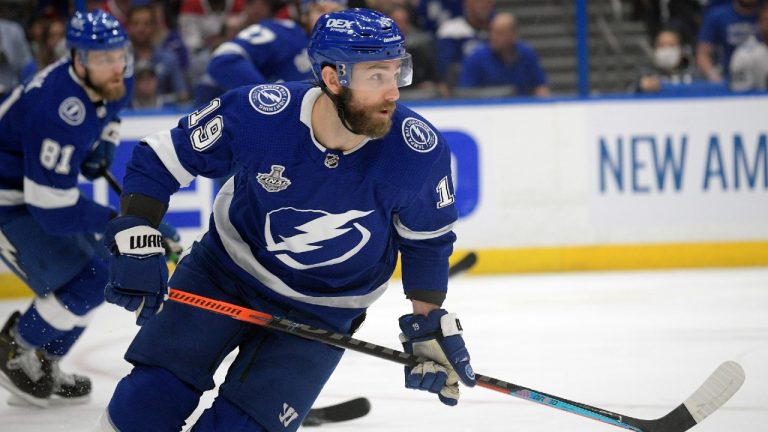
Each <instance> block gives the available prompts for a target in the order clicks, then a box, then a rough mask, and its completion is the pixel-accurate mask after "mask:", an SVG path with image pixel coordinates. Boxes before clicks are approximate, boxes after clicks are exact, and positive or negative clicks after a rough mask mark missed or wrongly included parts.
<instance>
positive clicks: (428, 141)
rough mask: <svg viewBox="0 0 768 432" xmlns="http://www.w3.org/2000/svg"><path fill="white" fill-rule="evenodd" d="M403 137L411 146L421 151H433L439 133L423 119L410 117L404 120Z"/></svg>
mask: <svg viewBox="0 0 768 432" xmlns="http://www.w3.org/2000/svg"><path fill="white" fill-rule="evenodd" d="M403 138H404V139H405V142H406V143H407V144H408V146H409V147H411V148H412V149H414V150H416V151H417V152H419V153H427V152H430V151H432V149H434V148H435V146H436V145H437V134H436V133H435V131H433V130H432V128H431V127H429V126H427V124H426V123H424V122H423V121H421V120H419V119H417V118H413V117H408V118H407V119H405V120H404V121H403Z"/></svg>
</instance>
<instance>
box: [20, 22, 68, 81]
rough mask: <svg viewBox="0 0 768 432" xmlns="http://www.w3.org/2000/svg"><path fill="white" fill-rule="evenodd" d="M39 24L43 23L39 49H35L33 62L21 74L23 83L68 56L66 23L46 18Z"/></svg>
mask: <svg viewBox="0 0 768 432" xmlns="http://www.w3.org/2000/svg"><path fill="white" fill-rule="evenodd" d="M39 22H40V23H42V27H41V31H42V34H41V35H40V42H39V43H38V44H37V48H36V49H33V59H32V61H30V62H29V63H27V65H26V66H25V67H24V70H23V71H22V73H21V80H22V81H24V80H26V79H27V78H30V77H32V76H33V75H34V74H36V73H37V72H38V71H40V70H43V69H44V68H45V67H46V66H48V65H49V64H51V63H53V62H55V61H56V60H58V59H60V58H61V57H63V56H65V55H67V44H66V40H65V39H64V36H65V34H66V31H67V26H66V24H64V21H62V20H60V19H47V18H44V19H42V20H40V21H39Z"/></svg>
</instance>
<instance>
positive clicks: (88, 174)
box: [80, 120, 120, 180]
mask: <svg viewBox="0 0 768 432" xmlns="http://www.w3.org/2000/svg"><path fill="white" fill-rule="evenodd" d="M118 144H120V120H114V121H111V122H109V123H108V124H107V125H106V126H105V127H104V130H102V131H101V137H100V138H99V140H97V141H96V143H95V144H94V145H93V148H92V149H91V152H90V153H88V155H87V156H86V157H85V159H83V162H82V163H81V164H80V174H82V175H83V177H85V178H87V179H88V180H95V179H97V178H99V177H101V176H103V175H104V172H105V171H106V170H107V169H108V168H109V167H110V165H112V160H114V158H115V148H116V147H117V145H118Z"/></svg>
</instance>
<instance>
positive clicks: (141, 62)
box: [0, 0, 768, 109]
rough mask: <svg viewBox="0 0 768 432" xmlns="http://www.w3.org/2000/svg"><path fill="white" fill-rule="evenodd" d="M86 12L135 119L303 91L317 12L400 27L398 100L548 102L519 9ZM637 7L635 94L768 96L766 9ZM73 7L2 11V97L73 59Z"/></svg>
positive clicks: (115, 4) (705, 0) (297, 4)
mask: <svg viewBox="0 0 768 432" xmlns="http://www.w3.org/2000/svg"><path fill="white" fill-rule="evenodd" d="M616 1H618V0H616ZM85 3H86V7H87V8H89V9H94V8H101V9H103V10H106V11H108V12H110V13H111V14H112V15H114V16H115V17H116V18H117V19H118V20H119V21H120V22H121V23H122V24H123V25H124V26H125V29H126V31H127V32H128V35H129V37H130V39H131V44H132V49H133V55H134V62H133V70H134V77H135V86H134V94H133V101H132V106H133V108H136V109H145V108H169V107H174V108H190V107H194V106H196V105H199V104H201V103H205V102H207V101H208V100H210V99H211V98H212V97H215V96H216V95H218V94H220V93H221V92H223V91H225V90H227V89H228V88H232V87H235V86H238V85H243V84H248V83H251V84H253V83H257V82H277V81H284V80H293V79H311V78H312V77H311V71H310V69H309V67H308V60H307V59H306V46H304V45H303V44H305V43H306V41H307V40H308V39H307V34H308V33H309V31H310V30H311V27H312V25H313V24H314V20H316V17H317V16H319V15H317V14H320V13H324V11H325V10H326V9H322V8H321V9H316V10H313V9H312V7H316V6H317V5H318V4H322V3H331V4H333V5H335V7H368V8H371V9H376V10H379V11H381V12H383V13H385V14H387V15H389V16H390V17H391V18H392V19H393V20H394V21H395V22H396V23H397V24H398V26H399V27H400V29H401V30H402V32H403V33H404V34H405V35H406V41H407V46H408V49H409V51H410V52H411V54H412V55H413V62H414V77H413V85H412V86H411V87H409V88H406V89H402V98H403V99H406V100H407V99H411V100H413V99H429V98H448V97H484V96H493V97H498V96H514V95H517V96H529V97H547V96H550V94H551V91H550V88H549V86H548V84H547V76H546V73H545V70H544V68H542V66H541V62H540V60H539V57H538V55H537V53H536V51H535V50H534V49H533V48H532V47H531V46H529V45H528V44H526V42H525V41H524V40H522V39H521V37H520V35H519V33H518V22H517V19H516V17H515V14H514V12H515V11H514V8H513V7H512V8H510V7H506V6H505V5H504V3H503V0H348V1H345V0H165V1H160V0H87V1H86V2H85ZM632 6H633V13H632V18H633V19H636V20H640V21H643V22H644V23H645V28H646V29H647V31H648V37H649V40H650V41H651V44H652V46H653V55H652V56H651V58H649V59H648V62H647V64H644V65H643V64H641V65H637V67H638V77H637V80H636V82H635V83H633V84H632V85H631V86H630V89H629V91H630V92H634V93H661V94H693V93H697V92H699V93H700V92H702V91H704V92H706V91H710V90H712V89H716V90H717V89H721V90H725V91H738V92H744V91H762V90H766V88H767V87H768V5H767V4H763V2H761V1H760V0H632ZM73 7H74V1H67V0H37V1H23V0H0V96H1V95H3V94H5V93H8V92H9V91H10V89H12V88H13V87H14V86H16V85H18V84H19V83H21V82H24V80H26V79H28V78H30V77H31V76H33V75H34V74H35V73H36V72H37V71H39V70H42V69H43V68H45V67H46V66H47V65H49V64H51V63H53V62H54V61H56V60H57V59H58V58H60V57H61V56H65V55H69V53H68V52H67V48H66V45H65V40H64V36H65V31H66V23H67V20H68V17H69V16H70V15H71V12H72V10H73ZM313 11H314V12H313ZM313 13H314V14H315V15H313ZM302 32H303V33H302ZM302 56H303V57H302ZM574 73H576V72H575V71H574Z"/></svg>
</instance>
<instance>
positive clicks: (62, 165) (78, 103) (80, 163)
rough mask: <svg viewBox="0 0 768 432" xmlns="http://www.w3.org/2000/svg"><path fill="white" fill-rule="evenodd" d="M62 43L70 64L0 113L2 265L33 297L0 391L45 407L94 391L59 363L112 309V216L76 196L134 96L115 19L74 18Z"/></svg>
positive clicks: (34, 83)
mask: <svg viewBox="0 0 768 432" xmlns="http://www.w3.org/2000/svg"><path fill="white" fill-rule="evenodd" d="M66 41H67V46H68V48H69V50H70V53H71V55H70V56H69V57H65V58H62V59H61V60H60V61H58V62H56V63H54V64H52V65H50V66H49V67H47V68H46V69H44V70H43V71H41V72H40V73H38V74H37V75H36V76H35V77H33V78H32V79H31V80H30V81H29V82H27V83H25V84H24V85H22V86H19V87H17V88H16V89H15V90H14V91H13V92H12V93H11V94H9V95H8V96H7V97H6V98H5V99H4V100H3V101H2V103H1V104H0V166H2V175H0V257H2V260H3V261H4V262H5V264H6V265H7V266H8V268H10V269H11V270H12V271H13V272H14V273H15V274H16V275H18V276H19V277H20V278H21V279H22V280H23V281H24V282H25V283H26V284H27V285H28V286H29V287H30V288H31V289H32V290H33V291H34V293H35V294H36V296H37V297H36V298H35V299H34V301H33V302H32V304H31V305H30V307H29V308H28V309H27V310H26V312H24V313H23V314H20V313H19V312H15V313H14V314H13V315H12V316H11V317H10V319H8V322H7V323H6V324H5V326H4V327H3V329H2V331H0V385H2V386H3V387H5V388H6V389H8V390H9V391H10V392H11V393H13V394H14V395H15V396H17V397H19V398H21V399H22V400H23V401H26V402H28V403H32V404H34V405H38V406H41V407H44V406H47V405H48V404H49V403H51V402H52V401H57V402H67V403H73V402H81V401H84V400H87V398H88V396H89V394H90V392H91V381H90V380H89V379H88V378H87V377H83V376H78V375H73V374H67V373H64V372H62V371H61V369H60V368H59V360H60V359H61V357H62V356H64V355H65V354H66V353H67V352H68V351H69V350H70V348H71V347H72V345H73V344H74V343H75V341H76V340H77V339H78V337H79V336H80V335H81V333H82V332H83V330H84V328H85V326H86V325H87V323H88V321H89V318H90V316H91V312H92V311H93V310H94V308H96V307H97V306H98V305H100V304H101V303H102V302H103V301H104V285H105V284H106V281H107V268H106V263H105V261H104V258H105V257H106V255H107V253H106V251H105V250H103V246H101V244H100V243H97V242H96V240H95V235H96V234H101V233H103V231H104V228H105V227H106V224H107V221H108V220H110V219H111V218H113V217H114V216H115V215H116V211H115V210H114V209H112V208H110V207H107V206H103V205H100V204H97V203H95V202H93V201H92V200H90V199H88V198H87V197H84V196H82V195H80V193H79V190H78V187H77V179H78V175H79V174H82V175H83V176H84V177H86V178H88V179H95V178H97V177H99V176H101V175H102V173H103V172H104V170H105V169H106V168H107V167H109V165H110V163H111V162H112V158H113V155H114V150H115V146H116V145H117V143H118V141H119V138H118V129H119V121H120V120H119V118H118V112H119V111H120V110H121V109H122V108H123V107H124V106H125V105H126V103H127V102H128V100H129V96H130V90H131V85H132V84H131V83H132V78H131V53H130V47H129V45H128V38H127V36H126V33H125V31H123V28H122V27H121V26H120V24H119V23H118V22H117V20H116V19H115V18H114V17H112V16H111V15H109V14H107V13H105V12H101V11H96V12H92V13H87V14H86V13H80V12H77V13H75V14H74V16H73V17H72V19H71V21H70V22H69V27H68V29H67V33H66ZM99 247H101V250H102V254H101V257H99V256H98V249H99Z"/></svg>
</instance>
